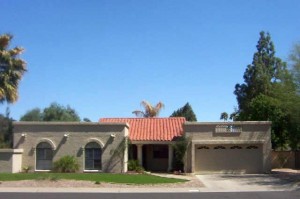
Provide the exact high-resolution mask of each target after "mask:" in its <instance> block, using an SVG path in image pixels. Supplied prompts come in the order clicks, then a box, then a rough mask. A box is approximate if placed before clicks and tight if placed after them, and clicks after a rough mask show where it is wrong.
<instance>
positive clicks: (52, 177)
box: [0, 173, 187, 184]
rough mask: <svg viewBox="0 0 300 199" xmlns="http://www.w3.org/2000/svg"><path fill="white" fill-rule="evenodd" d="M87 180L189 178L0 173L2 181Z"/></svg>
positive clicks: (124, 181) (154, 181)
mask: <svg viewBox="0 0 300 199" xmlns="http://www.w3.org/2000/svg"><path fill="white" fill-rule="evenodd" d="M46 179H47V180H53V181H56V180H60V179H66V180H86V181H94V182H95V181H98V182H109V183H122V184H159V183H179V182H186V181H187V180H182V179H175V178H164V177H159V176H154V175H149V174H111V173H17V174H11V173H0V181H18V180H46Z"/></svg>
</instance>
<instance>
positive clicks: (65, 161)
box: [53, 155, 79, 173]
mask: <svg viewBox="0 0 300 199" xmlns="http://www.w3.org/2000/svg"><path fill="white" fill-rule="evenodd" d="M53 170H54V172H59V173H75V172H76V171H78V170H79V164H78V162H77V160H76V158H75V157H74V156H70V155H66V156H64V157H62V158H60V159H59V160H57V161H56V162H54V168H53Z"/></svg>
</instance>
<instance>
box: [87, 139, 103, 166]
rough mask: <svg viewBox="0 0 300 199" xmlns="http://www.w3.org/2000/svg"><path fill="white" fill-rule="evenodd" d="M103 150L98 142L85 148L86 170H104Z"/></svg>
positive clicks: (91, 143)
mask: <svg viewBox="0 0 300 199" xmlns="http://www.w3.org/2000/svg"><path fill="white" fill-rule="evenodd" d="M101 156H102V149H101V147H100V145H99V144H97V143H96V142H90V143H88V144H87V145H86V146H85V170H101V169H102V161H101Z"/></svg>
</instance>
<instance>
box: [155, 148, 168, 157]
mask: <svg viewBox="0 0 300 199" xmlns="http://www.w3.org/2000/svg"><path fill="white" fill-rule="evenodd" d="M168 153H169V148H168V145H154V146H153V158H156V159H160V158H168V157H169V154H168Z"/></svg>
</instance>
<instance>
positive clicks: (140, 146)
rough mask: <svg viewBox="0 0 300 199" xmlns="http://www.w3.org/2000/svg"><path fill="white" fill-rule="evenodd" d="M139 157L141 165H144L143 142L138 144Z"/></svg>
mask: <svg viewBox="0 0 300 199" xmlns="http://www.w3.org/2000/svg"><path fill="white" fill-rule="evenodd" d="M136 147H137V158H138V161H139V164H140V166H143V145H142V144H137V145H136Z"/></svg>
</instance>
